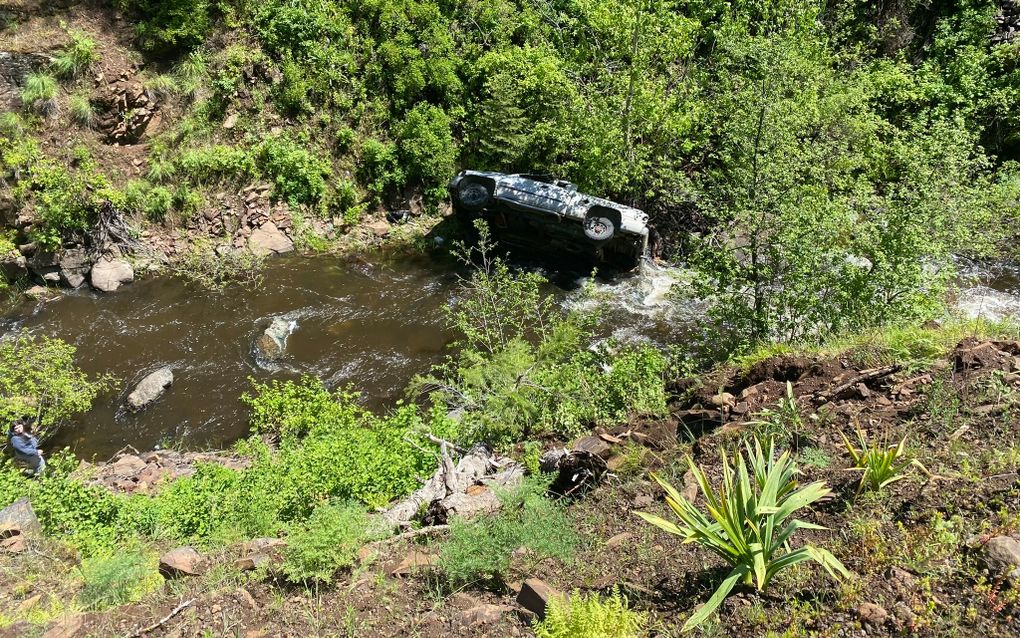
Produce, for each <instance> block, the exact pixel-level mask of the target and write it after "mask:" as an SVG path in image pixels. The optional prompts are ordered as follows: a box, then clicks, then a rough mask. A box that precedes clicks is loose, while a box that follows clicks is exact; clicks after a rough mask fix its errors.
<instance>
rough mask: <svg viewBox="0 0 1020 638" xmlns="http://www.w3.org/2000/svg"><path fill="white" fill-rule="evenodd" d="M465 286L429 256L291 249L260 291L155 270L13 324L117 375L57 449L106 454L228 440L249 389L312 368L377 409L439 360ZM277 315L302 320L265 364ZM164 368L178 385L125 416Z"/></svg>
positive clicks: (244, 417)
mask: <svg viewBox="0 0 1020 638" xmlns="http://www.w3.org/2000/svg"><path fill="white" fill-rule="evenodd" d="M455 283H456V277H455V274H454V273H453V272H452V271H451V270H450V269H449V268H447V267H443V266H439V265H437V264H434V263H431V262H429V263H424V260H416V259H408V258H403V259H401V260H400V261H396V260H387V261H380V262H376V263H366V262H356V263H342V262H339V261H337V260H335V259H329V258H313V259H308V258H300V257H288V258H283V259H277V260H273V261H271V262H269V264H268V266H267V272H266V279H265V284H264V285H263V286H262V287H261V288H260V289H258V290H255V291H246V290H241V289H228V290H225V291H222V292H214V291H208V290H203V289H201V288H200V287H198V286H195V285H194V284H189V283H186V282H184V281H181V280H179V279H173V278H154V279H150V280H145V281H138V282H135V283H133V284H131V285H129V286H126V287H124V288H122V289H121V290H119V291H117V292H116V293H113V294H108V295H99V294H96V293H93V292H90V291H86V290H82V291H78V292H74V293H71V294H67V295H64V296H62V297H60V298H58V299H56V300H54V301H51V302H48V303H44V304H39V305H36V306H34V307H33V306H29V307H27V308H26V307H23V308H21V309H20V310H19V311H20V313H22V315H21V316H18V315H15V316H13V317H9V318H8V319H7V320H6V325H4V326H2V327H3V329H4V331H8V330H17V329H20V330H24V331H26V332H29V333H32V334H43V335H48V336H52V337H59V338H61V339H64V340H66V341H68V342H69V343H72V344H74V345H75V346H76V347H77V348H78V363H79V365H80V366H81V367H82V368H83V369H84V370H86V371H88V372H92V373H100V372H109V373H111V374H113V375H114V376H115V377H116V379H117V390H116V391H115V392H112V393H110V394H109V395H107V396H104V397H102V398H101V399H100V400H98V401H97V402H96V405H95V407H94V408H93V409H92V410H91V411H90V412H89V413H87V414H86V415H84V416H83V417H81V418H79V419H78V420H77V422H75V423H73V424H70V425H69V426H68V427H66V428H65V429H64V430H63V431H62V433H61V434H60V435H58V438H57V440H55V441H53V442H52V443H51V445H50V447H55V446H57V445H60V446H62V445H68V446H70V447H71V448H72V449H73V450H75V452H76V453H78V454H79V455H80V456H83V457H92V456H98V457H100V458H105V457H107V456H109V455H110V454H113V453H114V452H116V451H117V450H119V449H120V448H122V447H123V446H125V445H132V446H134V447H136V448H138V449H139V450H145V449H151V448H152V447H153V446H155V445H162V446H166V445H175V446H182V447H186V448H191V449H196V448H207V447H220V446H223V445H227V444H229V443H231V442H233V441H235V440H237V439H238V438H239V437H242V436H244V435H245V434H246V433H247V431H248V410H247V408H246V406H245V405H244V404H243V403H242V402H241V400H240V397H241V395H242V393H244V392H245V391H247V390H249V389H250V388H251V382H250V380H249V379H250V378H253V379H257V380H259V381H266V380H269V379H280V380H284V379H296V378H299V377H300V376H301V375H304V374H310V375H315V376H317V377H319V378H321V379H323V380H324V381H325V382H326V383H327V384H328V385H329V386H330V387H340V386H345V385H348V384H350V385H351V386H352V387H353V388H354V389H355V390H358V391H360V392H361V393H362V394H363V397H364V402H365V404H366V405H367V406H368V407H372V408H379V407H381V406H383V405H385V404H388V403H391V402H393V401H394V400H395V399H397V398H400V397H401V396H402V395H403V388H404V387H405V385H406V383H407V381H408V380H409V379H410V378H411V377H412V376H413V375H415V374H417V373H421V372H425V371H427V370H428V369H429V367H430V366H431V365H432V364H434V363H436V362H438V361H439V360H440V359H441V358H442V357H443V351H444V348H445V347H446V345H447V344H448V343H449V342H450V341H451V340H452V338H453V335H452V334H451V332H450V331H449V330H448V329H447V328H446V327H445V324H444V317H443V313H442V308H443V306H444V305H446V304H447V303H448V301H449V300H450V299H451V296H452V294H453V293H454V290H455ZM26 312H27V313H28V314H27V316H26V315H24V313H26ZM274 317H284V318H286V319H288V320H290V321H294V322H296V326H295V329H294V331H293V333H292V334H291V335H290V337H289V339H288V342H287V356H286V357H285V359H284V360H283V361H282V362H280V364H279V365H278V366H274V367H272V368H269V369H266V368H263V367H260V366H259V365H258V363H257V362H256V359H255V357H254V355H253V353H252V342H253V340H254V339H255V338H256V336H257V335H258V334H260V333H261V331H262V330H264V329H265V328H266V326H267V325H268V324H269V322H270V321H271V320H272V319H273V318H274ZM164 365H169V366H171V367H172V368H173V372H174V384H173V386H172V387H171V388H170V390H169V391H168V392H167V393H166V394H165V395H164V397H162V398H161V399H160V400H159V402H158V403H156V404H154V405H152V406H151V407H150V408H149V409H147V410H145V411H143V412H141V413H138V414H128V413H125V412H124V410H122V407H121V406H123V405H124V400H125V397H126V396H127V394H128V393H129V392H130V391H131V389H132V388H133V387H134V384H135V383H137V382H138V381H139V380H140V379H141V378H142V377H143V376H144V375H145V374H146V373H148V372H151V371H152V370H154V369H156V368H158V367H161V366H164Z"/></svg>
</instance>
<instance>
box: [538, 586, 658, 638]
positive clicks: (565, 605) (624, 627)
mask: <svg viewBox="0 0 1020 638" xmlns="http://www.w3.org/2000/svg"><path fill="white" fill-rule="evenodd" d="M647 624H648V615H647V614H643V613H640V612H636V611H631V610H630V609H629V608H628V607H627V598H626V597H625V596H622V595H620V592H619V590H618V589H613V592H612V594H610V595H609V597H608V598H606V599H604V600H603V599H601V598H599V596H598V595H592V596H582V595H581V593H580V592H579V591H576V590H575V591H574V593H573V594H571V596H570V597H569V598H566V597H554V598H552V599H550V600H549V606H548V609H546V612H545V619H544V620H542V621H541V622H539V623H537V624H536V625H535V638H639V637H640V636H644V635H645V626H646V625H647Z"/></svg>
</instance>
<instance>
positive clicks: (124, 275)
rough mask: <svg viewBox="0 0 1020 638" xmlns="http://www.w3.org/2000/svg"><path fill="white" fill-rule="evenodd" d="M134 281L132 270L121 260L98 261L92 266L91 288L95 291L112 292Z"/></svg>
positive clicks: (129, 265)
mask: <svg viewBox="0 0 1020 638" xmlns="http://www.w3.org/2000/svg"><path fill="white" fill-rule="evenodd" d="M134 279H135V271H134V269H132V268H131V264H129V263H127V262H126V261H124V260H123V259H100V260H99V261H97V262H96V264H95V265H94V266H92V287H93V288H95V289H96V290H101V291H103V292H113V291H114V290H116V289H118V288H120V286H121V284H126V283H129V282H131V281H134Z"/></svg>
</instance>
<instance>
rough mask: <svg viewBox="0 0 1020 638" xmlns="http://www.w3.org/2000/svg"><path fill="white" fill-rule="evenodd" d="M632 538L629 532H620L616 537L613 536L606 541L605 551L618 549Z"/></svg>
mask: <svg viewBox="0 0 1020 638" xmlns="http://www.w3.org/2000/svg"><path fill="white" fill-rule="evenodd" d="M632 538H634V535H633V534H631V533H630V532H620V533H619V534H617V535H616V536H613V537H612V538H610V539H609V540H607V541H606V549H612V548H613V547H619V546H620V545H624V544H626V543H627V542H628V541H630V539H632Z"/></svg>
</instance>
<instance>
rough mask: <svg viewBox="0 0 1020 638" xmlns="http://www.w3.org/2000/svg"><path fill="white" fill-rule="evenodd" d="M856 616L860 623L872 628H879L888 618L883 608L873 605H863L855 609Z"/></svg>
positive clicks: (887, 613)
mask: <svg viewBox="0 0 1020 638" xmlns="http://www.w3.org/2000/svg"><path fill="white" fill-rule="evenodd" d="M857 615H858V616H859V617H860V619H861V622H862V623H864V624H865V625H870V626H872V627H881V626H882V625H883V624H885V621H886V619H887V618H888V617H889V612H887V611H886V610H885V608H884V607H881V606H880V605H876V604H874V603H864V604H863V605H861V606H860V607H858V608H857Z"/></svg>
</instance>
